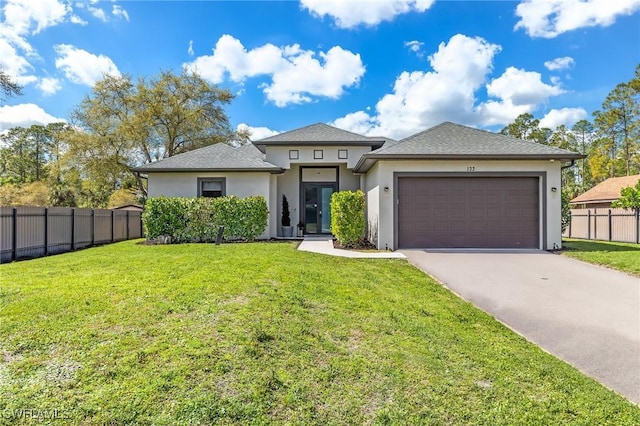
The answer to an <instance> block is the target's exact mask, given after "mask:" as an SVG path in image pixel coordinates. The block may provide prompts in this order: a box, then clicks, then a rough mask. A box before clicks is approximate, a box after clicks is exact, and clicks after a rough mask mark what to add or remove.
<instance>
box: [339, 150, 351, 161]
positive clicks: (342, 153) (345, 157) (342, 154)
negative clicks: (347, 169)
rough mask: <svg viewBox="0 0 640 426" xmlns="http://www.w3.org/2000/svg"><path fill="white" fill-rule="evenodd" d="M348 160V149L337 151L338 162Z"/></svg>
mask: <svg viewBox="0 0 640 426" xmlns="http://www.w3.org/2000/svg"><path fill="white" fill-rule="evenodd" d="M348 159H349V150H348V149H339V150H338V160H348Z"/></svg>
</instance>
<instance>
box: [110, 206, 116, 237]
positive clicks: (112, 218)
mask: <svg viewBox="0 0 640 426" xmlns="http://www.w3.org/2000/svg"><path fill="white" fill-rule="evenodd" d="M115 221H116V219H115V215H114V214H113V210H111V242H112V243H113V242H114V239H113V237H114V235H115V232H114V228H115V227H116V223H115Z"/></svg>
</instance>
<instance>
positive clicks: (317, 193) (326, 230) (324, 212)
mask: <svg viewBox="0 0 640 426" xmlns="http://www.w3.org/2000/svg"><path fill="white" fill-rule="evenodd" d="M335 191H336V184H335V183H316V182H314V183H303V184H302V192H303V200H304V225H305V228H304V232H305V234H330V233H331V207H330V203H331V194H333V193H334V192H335Z"/></svg>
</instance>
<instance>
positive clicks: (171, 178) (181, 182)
mask: <svg viewBox="0 0 640 426" xmlns="http://www.w3.org/2000/svg"><path fill="white" fill-rule="evenodd" d="M272 176H273V175H271V174H270V173H259V172H256V173H254V172H226V173H184V172H182V173H149V187H148V195H149V197H159V196H162V195H163V196H165V197H197V196H198V179H199V178H209V177H216V178H225V185H226V194H227V195H235V196H237V197H240V198H245V197H249V196H255V195H261V196H263V197H264V198H265V199H266V201H267V207H268V208H269V211H271V208H272V205H273V203H272V200H271V198H272V195H271V192H272V191H271V183H272V181H273V177H272ZM272 222H273V221H272V220H268V221H267V228H266V230H265V232H264V233H263V234H262V236H261V238H269V237H271V236H272V234H273V232H272V230H273V223H272Z"/></svg>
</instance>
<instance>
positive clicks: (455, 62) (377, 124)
mask: <svg viewBox="0 0 640 426" xmlns="http://www.w3.org/2000/svg"><path fill="white" fill-rule="evenodd" d="M499 51H500V46H498V45H495V44H491V43H489V42H487V41H486V40H484V39H482V38H480V37H475V38H471V37H467V36H465V35H462V34H456V35H454V36H453V37H451V39H450V40H449V42H448V43H441V44H440V46H439V47H438V51H437V52H436V53H434V54H433V55H431V56H429V58H428V59H429V62H430V64H431V67H432V69H433V71H427V72H423V71H413V72H407V71H405V72H403V73H401V74H400V76H399V77H398V78H397V79H396V81H395V84H394V88H393V93H390V94H387V95H384V96H383V97H382V99H380V101H378V103H377V104H376V107H375V115H370V114H368V113H366V112H364V111H358V112H356V113H352V114H348V115H346V116H344V117H342V118H340V119H338V120H336V121H335V122H334V123H335V124H336V125H339V126H342V127H343V128H344V127H345V126H347V125H350V126H352V127H351V128H349V130H351V129H353V130H354V131H356V130H355V129H357V130H358V131H359V133H365V134H368V135H385V136H390V137H392V138H402V137H405V136H407V135H409V134H411V133H414V132H417V131H420V130H424V129H425V128H427V127H430V126H433V125H435V124H437V123H440V122H442V121H445V120H451V121H456V122H459V123H467V124H470V123H472V122H473V120H474V117H475V112H474V104H475V100H476V99H475V92H476V90H478V89H479V88H480V87H481V86H482V85H483V83H484V82H485V80H486V76H487V74H488V73H489V72H490V71H491V69H492V64H493V57H494V55H495V54H496V53H498V52H499ZM367 117H369V118H368V119H367ZM367 124H368V126H369V128H368V130H367V129H366V127H367Z"/></svg>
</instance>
